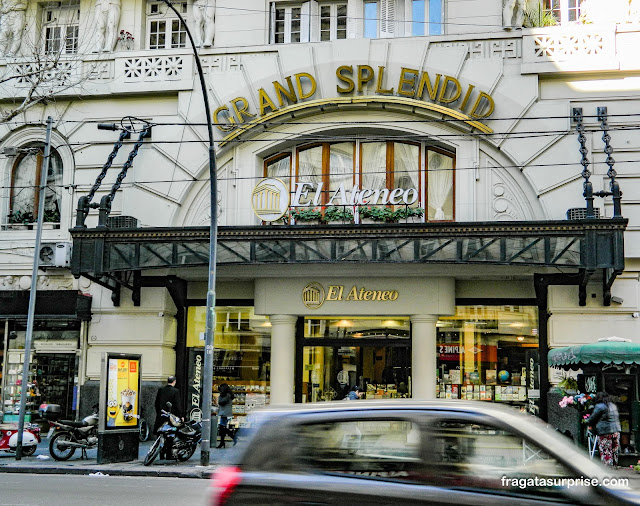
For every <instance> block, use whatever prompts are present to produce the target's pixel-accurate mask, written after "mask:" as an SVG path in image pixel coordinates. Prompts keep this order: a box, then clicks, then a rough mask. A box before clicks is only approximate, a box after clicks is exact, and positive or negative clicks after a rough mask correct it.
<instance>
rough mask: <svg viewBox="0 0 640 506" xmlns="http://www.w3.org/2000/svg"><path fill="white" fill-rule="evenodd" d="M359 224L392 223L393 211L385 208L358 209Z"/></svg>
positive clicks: (361, 207)
mask: <svg viewBox="0 0 640 506" xmlns="http://www.w3.org/2000/svg"><path fill="white" fill-rule="evenodd" d="M358 214H359V215H360V223H381V222H382V223H384V222H389V221H393V211H392V210H391V208H389V207H387V206H360V207H358Z"/></svg>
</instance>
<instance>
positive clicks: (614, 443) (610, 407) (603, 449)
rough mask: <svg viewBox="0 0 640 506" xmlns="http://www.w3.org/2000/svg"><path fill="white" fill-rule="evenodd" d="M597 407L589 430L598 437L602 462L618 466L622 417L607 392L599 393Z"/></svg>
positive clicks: (591, 418)
mask: <svg viewBox="0 0 640 506" xmlns="http://www.w3.org/2000/svg"><path fill="white" fill-rule="evenodd" d="M595 402H596V406H595V408H593V413H592V414H591V416H590V417H589V428H590V429H591V431H594V430H595V433H596V434H597V436H598V450H599V451H600V460H602V463H603V464H605V465H607V466H612V467H617V466H618V453H619V452H620V431H621V430H622V428H621V427H620V417H619V416H618V408H617V406H616V405H615V403H614V402H613V401H612V400H611V397H609V394H607V392H598V394H597V395H596V401H595Z"/></svg>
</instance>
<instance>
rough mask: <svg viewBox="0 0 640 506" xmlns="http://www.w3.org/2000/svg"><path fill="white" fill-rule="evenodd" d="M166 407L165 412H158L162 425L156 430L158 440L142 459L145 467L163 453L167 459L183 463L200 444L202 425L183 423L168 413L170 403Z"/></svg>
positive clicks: (198, 423) (192, 422)
mask: <svg viewBox="0 0 640 506" xmlns="http://www.w3.org/2000/svg"><path fill="white" fill-rule="evenodd" d="M166 407H167V411H164V410H162V411H161V412H160V416H162V418H163V423H162V425H161V426H160V428H159V429H158V439H156V440H155V441H154V443H153V444H152V445H151V448H149V452H148V453H147V456H146V457H145V458H144V465H145V466H150V465H151V464H153V461H154V460H156V457H157V456H158V455H159V454H160V452H163V453H164V454H165V455H166V458H167V459H171V460H179V461H180V462H185V461H187V460H189V459H190V458H191V457H192V456H193V454H194V453H195V451H196V448H197V447H198V445H199V444H200V439H201V437H202V434H201V432H202V424H201V423H200V422H194V421H190V422H186V423H185V422H183V421H182V420H180V418H178V417H177V416H176V415H174V414H173V413H171V412H170V411H171V403H170V402H167V404H166Z"/></svg>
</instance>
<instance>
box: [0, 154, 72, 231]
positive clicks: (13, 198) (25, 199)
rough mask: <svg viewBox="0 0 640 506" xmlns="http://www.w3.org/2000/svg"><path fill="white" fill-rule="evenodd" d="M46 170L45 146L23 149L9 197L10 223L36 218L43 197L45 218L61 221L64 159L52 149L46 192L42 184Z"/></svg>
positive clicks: (17, 161)
mask: <svg viewBox="0 0 640 506" xmlns="http://www.w3.org/2000/svg"><path fill="white" fill-rule="evenodd" d="M43 170H44V146H43V145H41V144H33V145H30V146H26V147H24V148H22V149H20V152H19V154H18V156H17V157H16V159H15V161H14V162H13V166H12V169H11V195H10V199H9V223H31V222H34V221H36V217H37V214H38V205H39V203H40V199H41V198H44V199H45V202H44V205H45V207H44V209H45V211H44V221H45V222H53V223H59V222H60V208H61V189H62V159H61V158H60V155H59V154H58V153H57V152H56V151H55V150H54V149H52V150H51V156H50V163H49V170H48V172H47V188H46V190H45V191H44V195H42V193H41V192H40V189H39V184H40V177H41V174H42V171H43Z"/></svg>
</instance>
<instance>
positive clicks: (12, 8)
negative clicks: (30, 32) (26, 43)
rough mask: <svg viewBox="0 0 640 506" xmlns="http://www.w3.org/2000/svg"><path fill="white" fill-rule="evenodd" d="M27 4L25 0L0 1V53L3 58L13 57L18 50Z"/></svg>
mask: <svg viewBox="0 0 640 506" xmlns="http://www.w3.org/2000/svg"><path fill="white" fill-rule="evenodd" d="M26 11H27V2H26V1H25V0H2V3H1V4H0V14H2V18H1V19H0V52H1V53H2V55H3V56H15V55H17V54H18V51H19V50H20V44H21V42H22V35H23V31H24V23H25V19H26Z"/></svg>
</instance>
